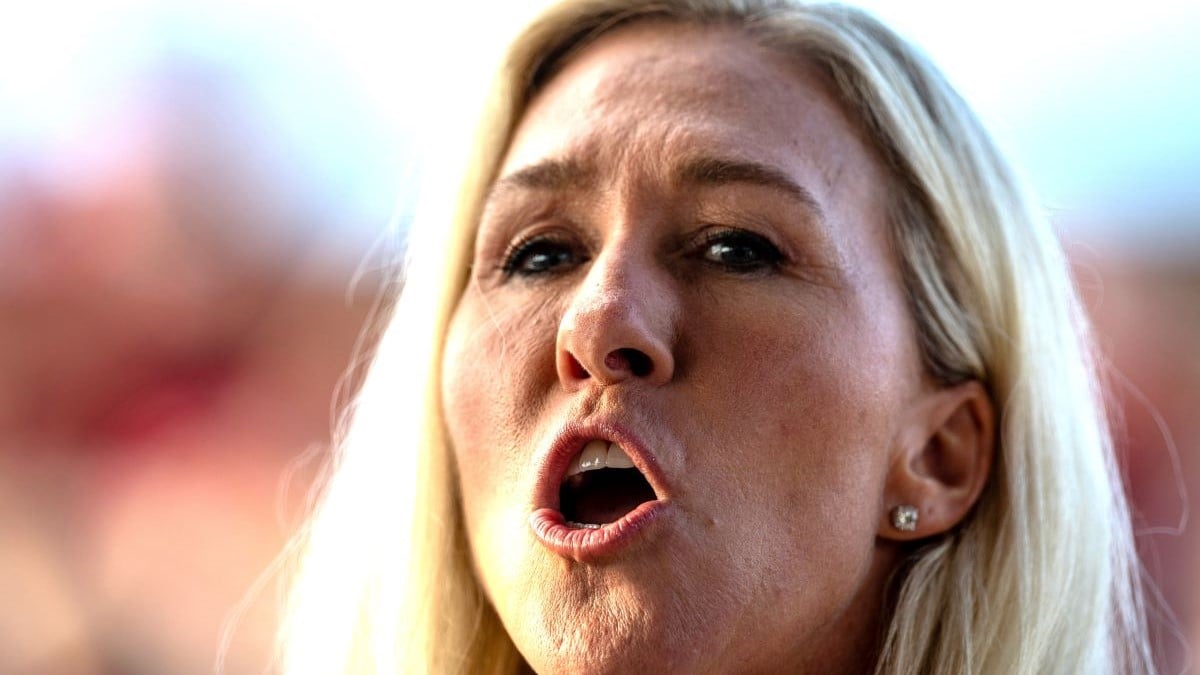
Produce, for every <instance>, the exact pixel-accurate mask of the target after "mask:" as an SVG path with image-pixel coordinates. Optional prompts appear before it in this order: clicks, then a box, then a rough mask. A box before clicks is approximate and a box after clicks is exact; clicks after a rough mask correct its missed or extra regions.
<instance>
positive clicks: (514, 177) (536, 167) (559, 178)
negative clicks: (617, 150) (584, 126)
mask: <svg viewBox="0 0 1200 675" xmlns="http://www.w3.org/2000/svg"><path fill="white" fill-rule="evenodd" d="M594 175H595V174H594V172H593V171H591V170H590V169H588V168H587V167H585V166H584V165H583V164H582V163H580V162H578V161H575V160H571V159H546V160H542V161H540V162H538V163H537V164H531V165H530V166H527V167H525V168H523V169H519V170H517V171H514V172H513V173H510V174H508V175H507V176H504V177H502V178H499V179H498V180H496V182H495V183H494V184H493V185H492V189H491V190H490V191H489V192H488V199H491V198H492V197H494V196H496V195H497V194H499V193H502V192H507V191H509V190H511V189H513V188H524V189H527V190H546V191H551V192H555V191H563V190H567V189H571V188H575V189H579V188H585V187H587V186H588V185H589V184H590V183H591V182H592V180H593V178H594Z"/></svg>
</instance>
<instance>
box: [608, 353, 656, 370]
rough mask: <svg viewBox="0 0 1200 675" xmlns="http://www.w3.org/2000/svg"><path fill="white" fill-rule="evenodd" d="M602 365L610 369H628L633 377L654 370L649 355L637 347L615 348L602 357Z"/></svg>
mask: <svg viewBox="0 0 1200 675" xmlns="http://www.w3.org/2000/svg"><path fill="white" fill-rule="evenodd" d="M604 365H605V366H606V367H608V368H609V369H610V370H614V371H621V370H628V371H629V372H630V373H632V374H633V375H634V377H645V376H647V375H649V374H650V373H651V371H653V370H654V362H653V361H651V360H650V357H649V356H647V355H646V354H644V353H642V352H641V351H639V350H637V349H630V348H624V349H616V350H614V351H611V352H609V353H608V356H605V357H604Z"/></svg>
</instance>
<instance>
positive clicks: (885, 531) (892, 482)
mask: <svg viewBox="0 0 1200 675" xmlns="http://www.w3.org/2000/svg"><path fill="white" fill-rule="evenodd" d="M907 429H908V431H909V433H908V434H907V435H906V438H903V439H901V440H900V441H899V443H898V447H897V448H896V449H895V450H896V451H895V453H894V455H893V457H892V463H891V466H890V467H889V470H888V476H887V483H886V487H885V490H884V504H883V506H884V512H883V513H882V514H881V517H880V524H879V536H880V537H882V538H884V539H887V540H891V541H912V540H917V539H924V538H927V537H931V536H935V535H938V534H942V533H943V532H946V531H948V530H950V529H951V528H953V527H954V526H956V525H958V524H959V523H960V522H962V520H963V518H965V517H966V515H967V514H968V513H969V512H970V510H971V507H972V506H974V505H975V502H976V501H978V499H979V495H980V494H981V493H982V492H983V486H984V485H985V484H986V483H987V478H988V476H989V474H990V473H991V468H992V456H993V453H994V445H995V411H994V408H993V406H992V401H991V397H990V396H989V395H988V393H987V390H986V389H985V388H984V387H983V385H982V384H980V383H979V382H978V381H974V380H972V381H969V382H964V383H962V384H959V385H955V386H953V387H946V388H944V389H938V390H936V391H933V392H931V393H930V394H928V396H926V397H925V398H924V399H923V400H922V401H921V402H920V403H919V404H918V405H917V406H916V407H915V408H914V410H913V419H912V420H910V424H909V425H908V426H907Z"/></svg>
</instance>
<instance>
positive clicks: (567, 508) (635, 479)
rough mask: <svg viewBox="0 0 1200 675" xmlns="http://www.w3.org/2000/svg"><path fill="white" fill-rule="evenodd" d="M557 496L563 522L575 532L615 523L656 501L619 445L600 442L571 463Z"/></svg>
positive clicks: (582, 451)
mask: <svg viewBox="0 0 1200 675" xmlns="http://www.w3.org/2000/svg"><path fill="white" fill-rule="evenodd" d="M558 497H559V510H560V511H561V512H562V515H563V519H564V520H566V521H567V526H568V527H572V528H576V529H598V528H600V527H602V526H603V525H606V524H608V523H614V522H616V521H618V520H620V519H621V518H623V517H625V516H626V515H627V514H629V513H630V512H632V511H633V510H634V509H636V508H637V507H638V506H639V505H641V504H643V503H645V502H652V501H654V500H655V499H657V498H658V497H657V496H656V495H655V493H654V488H653V487H651V486H650V483H649V482H648V481H647V480H646V477H645V476H644V475H642V472H641V471H639V470H638V469H637V467H635V466H634V463H633V461H632V460H630V459H629V455H628V454H626V453H625V451H624V450H623V449H622V448H621V446H620V445H618V444H617V443H610V442H608V441H603V440H599V439H596V440H592V441H589V442H588V443H587V444H586V445H584V446H583V449H582V450H581V451H580V453H579V454H578V455H576V456H575V458H574V459H572V460H571V463H570V465H569V466H568V467H567V473H566V476H565V478H564V479H563V482H562V485H561V486H560V487H559V493H558Z"/></svg>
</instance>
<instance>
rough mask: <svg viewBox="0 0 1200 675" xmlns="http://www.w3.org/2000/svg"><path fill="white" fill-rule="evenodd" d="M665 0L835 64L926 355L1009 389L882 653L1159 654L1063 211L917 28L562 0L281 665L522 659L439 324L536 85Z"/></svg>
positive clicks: (376, 370) (937, 662)
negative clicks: (1033, 195)
mask: <svg viewBox="0 0 1200 675" xmlns="http://www.w3.org/2000/svg"><path fill="white" fill-rule="evenodd" d="M648 18H657V19H660V20H669V21H680V22H690V23H701V24H723V25H733V26H737V27H739V28H740V29H741V30H743V31H744V32H745V34H746V35H748V36H749V37H750V38H752V39H754V40H756V41H758V42H759V43H760V44H762V45H764V46H767V47H769V48H772V49H775V50H779V51H781V52H783V53H786V54H789V55H792V56H794V57H795V58H796V59H798V60H803V61H805V62H807V63H810V64H813V65H815V66H817V67H818V68H819V69H820V70H821V71H822V72H823V73H824V74H825V75H826V76H827V77H828V78H829V81H830V83H831V84H832V85H833V87H834V89H835V91H836V92H837V94H838V95H839V96H840V98H841V101H842V104H843V105H844V106H845V109H846V110H847V112H848V114H849V115H850V116H851V118H852V119H853V121H855V122H856V123H857V124H859V125H860V126H861V128H862V130H863V131H864V133H865V135H866V137H867V138H868V139H870V142H871V143H872V144H873V145H874V148H875V150H876V151H877V152H878V154H879V156H880V157H881V158H882V159H883V162H884V164H885V167H886V169H887V171H888V173H889V175H890V184H889V185H888V186H887V187H888V189H889V193H890V196H891V208H890V217H891V226H892V233H893V241H894V244H895V246H896V249H897V252H898V254H899V258H900V259H901V261H902V268H903V272H904V281H905V284H906V290H907V292H908V296H909V300H910V306H911V311H912V312H913V315H914V316H915V318H916V324H917V327H918V332H919V335H918V339H919V343H920V345H921V348H922V354H923V358H924V361H925V365H926V368H927V369H928V371H929V372H930V373H931V374H932V375H933V376H934V377H936V378H938V379H939V380H940V381H942V382H944V383H947V384H950V383H955V382H961V381H965V380H970V379H974V380H978V381H980V382H982V383H984V384H985V385H986V387H987V388H988V390H989V392H990V393H991V395H992V397H993V401H994V402H995V405H996V406H997V413H998V414H999V417H1000V424H999V439H998V440H999V443H998V449H999V450H998V461H997V462H996V464H995V467H994V469H993V474H992V476H991V477H990V479H989V482H988V485H987V487H986V488H985V491H984V494H983V495H982V497H981V499H980V502H979V504H978V506H977V507H976V509H975V510H974V512H973V513H972V514H971V515H970V516H969V517H968V520H967V521H966V522H965V523H963V525H962V526H961V527H959V528H958V529H956V530H954V531H953V532H952V533H950V534H948V535H946V536H944V537H942V538H941V539H939V540H937V541H935V542H932V543H931V544H929V545H928V546H926V547H925V548H924V549H922V550H921V551H920V552H919V553H918V554H917V555H916V556H914V558H913V559H912V560H911V561H909V563H908V564H907V565H906V566H905V567H904V569H903V570H902V571H901V573H900V574H899V575H898V576H897V579H896V583H897V584H898V589H897V594H896V601H895V606H894V610H893V613H892V616H891V617H890V620H889V622H888V628H887V632H886V636H885V639H884V643H883V647H882V651H881V654H880V657H879V662H878V667H877V672H879V673H889V674H891V673H895V674H901V673H914V674H915V673H945V674H950V673H954V674H958V673H1005V674H1009V673H1029V674H1033V673H1038V674H1041V673H1080V672H1089V673H1140V672H1150V671H1151V670H1152V669H1153V664H1152V659H1151V655H1150V652H1149V647H1148V645H1147V641H1146V637H1145V632H1146V631H1145V626H1144V612H1143V607H1142V605H1141V594H1140V590H1139V588H1140V585H1139V578H1138V563H1137V558H1136V555H1135V552H1134V548H1133V541H1132V536H1131V530H1130V524H1129V514H1128V508H1127V505H1126V503H1125V500H1124V496H1123V492H1122V489H1121V485H1120V481H1119V476H1118V472H1117V470H1116V467H1115V465H1114V460H1113V453H1112V448H1111V442H1110V438H1109V433H1108V430H1107V427H1106V422H1105V415H1104V411H1103V406H1102V400H1101V395H1100V392H1099V390H1098V386H1097V379H1096V376H1095V369H1094V364H1093V360H1092V358H1093V357H1092V355H1091V342H1090V338H1089V336H1088V332H1087V327H1086V322H1085V321H1084V318H1083V316H1082V312H1081V308H1080V304H1079V300H1078V298H1077V296H1076V293H1075V291H1074V288H1073V286H1072V283H1071V279H1070V277H1069V275H1068V270H1067V265H1066V262H1065V260H1064V258H1063V254H1062V252H1061V250H1060V248H1059V246H1058V244H1057V242H1056V240H1055V238H1054V236H1053V234H1052V232H1051V230H1050V228H1049V227H1048V225H1047V224H1046V222H1045V221H1044V219H1043V218H1042V217H1041V216H1040V215H1039V214H1038V213H1037V212H1036V211H1035V210H1034V209H1032V208H1031V207H1030V202H1029V199H1028V198H1027V197H1026V196H1025V195H1024V194H1023V192H1022V190H1021V189H1020V187H1019V185H1018V182H1017V181H1016V180H1015V179H1014V177H1013V174H1012V172H1011V170H1010V169H1009V168H1008V166H1007V164H1006V162H1005V161H1004V160H1003V158H1002V157H1001V156H1000V154H999V153H998V152H997V150H996V148H995V147H994V145H993V143H992V141H991V140H990V139H989V137H988V135H987V133H986V132H985V131H984V130H983V129H982V127H981V125H980V124H979V122H978V121H977V120H976V118H975V116H974V115H973V114H972V113H971V111H970V110H969V109H968V108H967V106H966V105H965V104H964V103H963V101H962V100H961V99H960V98H959V97H958V95H957V94H956V93H955V92H954V91H953V90H952V89H951V87H950V86H949V85H948V84H947V83H946V81H945V80H944V79H943V77H942V76H941V75H940V73H939V72H938V71H937V70H936V69H935V68H934V67H933V66H932V65H931V64H930V63H929V62H928V61H927V60H926V59H925V58H924V57H923V56H922V55H921V54H920V53H918V52H917V51H916V50H914V49H913V48H912V47H911V46H909V45H908V44H906V43H905V42H904V41H903V40H901V39H900V38H898V37H897V36H896V35H895V34H893V33H892V32H891V31H889V30H888V29H887V28H885V27H884V26H882V25H881V24H880V23H879V22H877V21H876V20H874V19H872V18H871V17H869V16H868V15H866V14H864V13H862V12H859V11H856V10H852V9H848V8H844V7H837V6H824V5H822V6H805V5H796V4H792V3H787V2H777V1H772V0H653V1H648V0H579V1H575V2H565V3H563V4H560V5H558V6H556V7H554V8H552V9H550V10H549V11H548V12H547V13H545V14H544V15H543V16H542V18H541V19H540V20H539V21H537V22H536V23H534V24H532V25H531V26H530V27H529V28H527V29H526V31H525V32H524V33H523V34H522V35H521V36H520V37H519V38H518V39H517V40H516V42H515V43H514V45H513V47H512V49H511V51H510V53H509V58H508V61H507V62H506V64H505V66H504V70H503V72H502V74H501V76H500V77H499V78H498V79H497V86H496V91H495V93H494V96H493V98H492V103H491V105H490V106H489V107H488V109H487V110H485V111H484V115H483V119H484V120H485V121H484V124H483V125H482V132H481V133H480V135H479V137H478V139H477V140H476V142H475V145H474V147H473V148H472V149H471V151H472V154H473V157H471V158H470V159H469V160H468V161H465V162H464V163H463V166H465V167H466V172H465V175H463V176H461V180H460V181H459V185H460V186H461V191H460V193H458V194H457V195H454V196H451V195H435V196H433V197H432V198H431V199H427V200H426V202H425V204H424V206H425V208H426V210H425V211H423V212H420V213H418V216H417V222H416V225H415V226H414V229H413V233H412V237H411V239H410V242H409V249H408V250H409V258H408V261H407V265H406V267H405V279H404V284H405V285H404V289H403V291H402V293H401V294H400V296H399V298H398V299H397V301H396V303H395V306H394V309H393V311H392V313H391V318H390V321H389V322H388V324H387V325H386V328H385V330H384V331H383V333H382V336H381V338H380V342H379V345H378V347H377V351H376V353H375V354H374V358H373V362H372V364H371V366H370V369H369V372H368V374H367V376H366V379H365V383H364V385H363V387H362V390H361V393H360V394H359V396H358V398H357V400H356V401H355V404H354V405H353V407H352V408H353V409H352V410H351V411H349V413H348V415H349V419H350V420H351V422H350V423H349V426H348V428H347V430H346V433H345V435H344V438H343V440H342V443H341V444H340V447H339V448H338V449H337V451H336V453H335V455H334V460H333V467H332V474H331V478H330V480H329V481H328V484H327V485H326V487H325V491H324V494H323V497H322V500H321V502H320V504H319V507H318V508H317V509H316V511H315V514H314V516H313V518H312V520H311V523H310V525H309V527H308V528H307V529H306V531H305V533H304V539H303V542H304V550H305V553H304V556H303V559H302V564H301V566H300V568H299V572H298V574H297V576H296V580H295V584H294V586H293V591H292V594H291V598H290V605H289V611H288V616H287V619H286V621H285V623H284V625H283V633H282V634H283V637H284V640H283V645H284V649H283V658H284V663H283V667H284V668H285V670H286V672H288V673H290V674H301V673H309V672H312V673H336V672H345V673H385V672H387V673H392V672H403V673H438V674H441V673H459V672H461V673H497V674H499V673H514V672H518V671H519V670H520V668H521V667H522V661H521V659H520V657H519V655H518V654H517V652H516V650H515V648H514V647H513V645H512V643H511V641H510V640H509V639H508V636H507V635H506V634H505V632H504V630H503V628H502V627H501V625H500V622H499V620H498V619H497V617H496V616H495V614H494V612H493V611H492V609H491V608H490V607H489V606H488V604H487V602H486V600H485V599H484V598H483V595H482V592H481V591H480V588H479V585H478V582H477V581H476V579H475V577H474V575H473V573H472V570H471V563H470V552H469V549H468V547H467V544H466V539H465V535H464V532H463V528H462V523H461V518H460V514H459V509H458V504H457V495H456V482H455V473H454V466H453V459H452V453H451V452H450V451H449V448H448V446H447V440H446V438H445V434H444V430H443V421H442V413H441V405H440V395H439V389H440V383H439V371H440V364H441V361H442V343H443V339H444V336H445V331H446V326H447V323H448V320H449V317H450V315H451V313H452V311H453V308H454V306H455V303H456V302H457V300H458V298H459V296H460V295H461V293H462V291H463V288H464V285H465V283H466V278H467V276H466V275H467V269H468V264H469V260H470V255H471V248H472V244H473V240H474V234H475V228H476V224H477V221H478V218H479V211H480V208H481V203H482V200H483V198H484V195H485V193H486V190H487V188H488V186H489V185H490V183H491V181H492V180H493V179H494V173H495V171H496V170H497V167H498V164H499V162H500V160H501V157H502V154H503V152H504V150H505V148H506V147H507V144H508V141H509V138H510V135H511V132H512V130H513V127H514V125H515V123H516V121H517V120H519V119H520V117H521V115H522V113H523V111H524V109H525V107H526V105H527V104H528V103H529V101H530V99H531V97H532V96H533V95H534V94H535V93H536V92H537V91H538V88H539V87H540V86H542V85H543V84H544V83H545V82H546V80H547V79H548V78H550V77H552V76H553V74H554V72H555V70H556V67H557V66H559V65H560V64H561V63H562V62H563V61H564V59H566V58H568V57H569V55H570V54H571V53H573V52H574V51H575V50H578V49H580V48H581V47H582V46H584V45H586V44H587V43H588V42H589V41H590V40H592V39H594V38H595V37H596V36H598V35H600V34H602V33H604V32H606V31H609V30H612V29H613V28H614V27H615V26H618V25H621V24H624V23H628V22H631V21H638V20H645V19H648Z"/></svg>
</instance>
